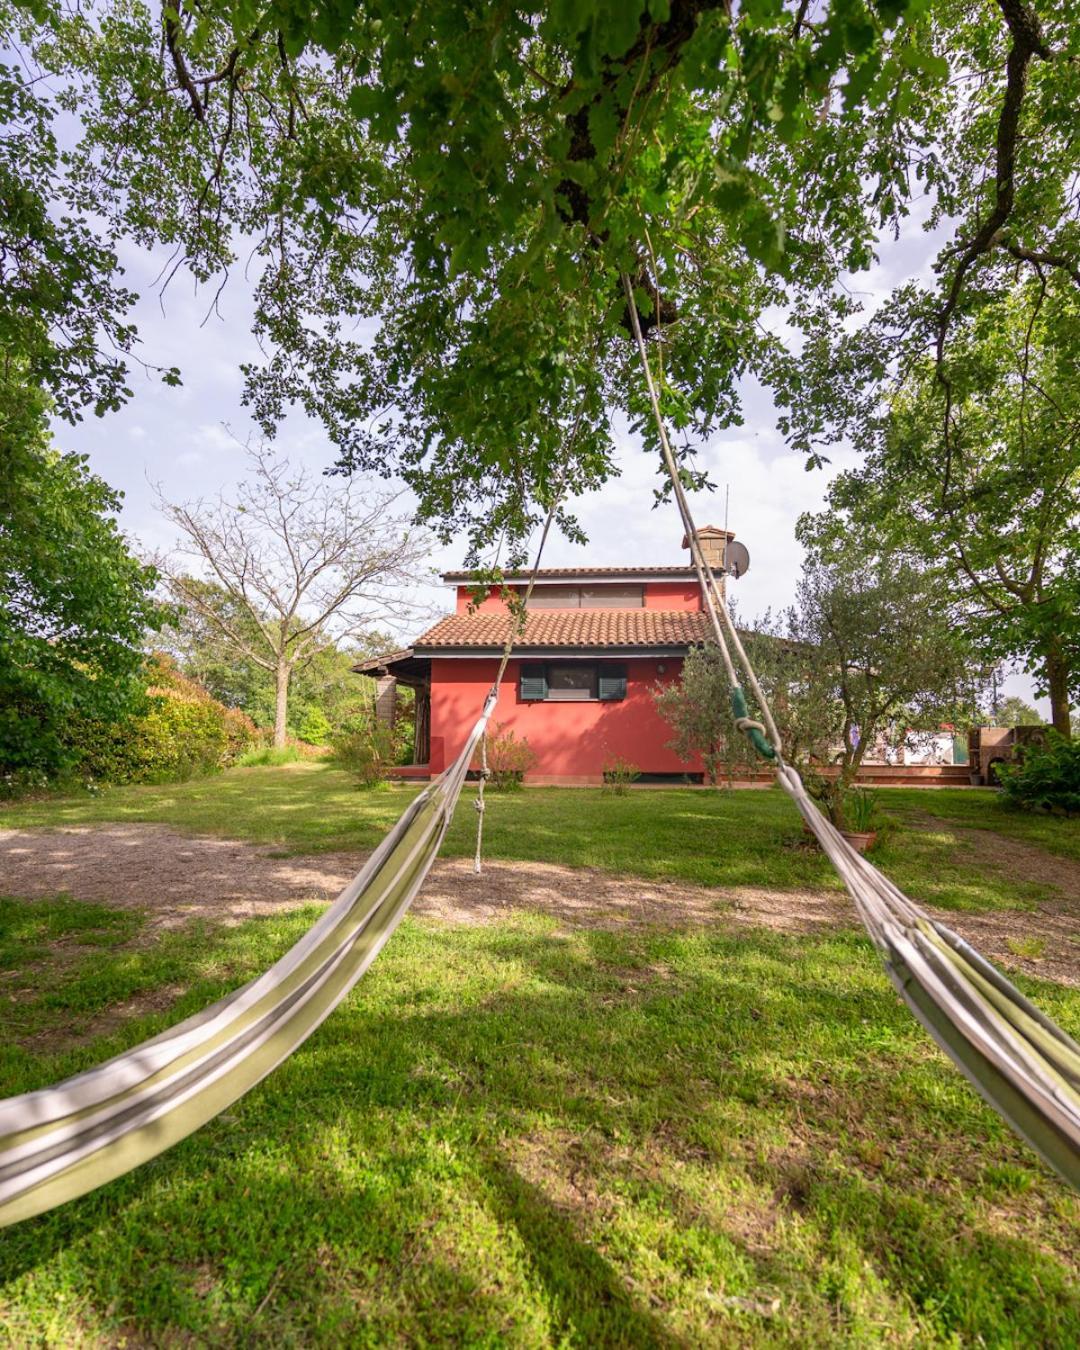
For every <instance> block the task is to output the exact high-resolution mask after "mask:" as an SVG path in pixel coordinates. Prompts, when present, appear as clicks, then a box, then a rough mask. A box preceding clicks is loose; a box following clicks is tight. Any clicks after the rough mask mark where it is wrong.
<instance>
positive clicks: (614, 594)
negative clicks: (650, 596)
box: [581, 586, 645, 609]
mask: <svg viewBox="0 0 1080 1350" xmlns="http://www.w3.org/2000/svg"><path fill="white" fill-rule="evenodd" d="M644 605H645V587H644V586H582V588H581V608H582V609H642V608H644Z"/></svg>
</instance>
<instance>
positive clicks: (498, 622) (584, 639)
mask: <svg viewBox="0 0 1080 1350" xmlns="http://www.w3.org/2000/svg"><path fill="white" fill-rule="evenodd" d="M509 623H510V618H509V616H508V615H506V614H502V613H499V612H497V611H490V612H486V613H485V612H484V611H480V612H478V613H476V614H451V615H450V616H449V618H446V619H442V620H440V622H439V623H437V624H436V625H435V626H434V628H429V629H428V631H427V632H426V633H425V634H424V635H423V636H422V637H419V638H417V639H416V641H415V642H414V643H413V650H414V651H415V652H417V653H421V652H424V653H426V652H427V651H428V650H429V649H430V648H444V649H446V648H459V649H470V648H483V649H486V650H490V649H491V648H498V647H501V646H502V645H503V643H504V642H505V641H506V635H507V630H508V627H509ZM708 623H709V621H708V616H707V615H705V614H702V613H699V612H697V611H694V610H670V609H551V610H539V611H535V612H533V613H531V614H529V615H527V616H526V620H525V631H524V633H522V634H521V635H520V636H519V637H518V638H517V639H516V641H515V644H514V645H515V647H518V648H522V649H529V648H533V649H535V648H539V647H543V648H559V647H642V648H654V647H664V648H669V647H689V646H690V645H691V644H692V643H695V642H704V641H706V639H707V637H708V635H709V627H708Z"/></svg>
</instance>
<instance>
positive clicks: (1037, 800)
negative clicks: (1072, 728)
mask: <svg viewBox="0 0 1080 1350" xmlns="http://www.w3.org/2000/svg"><path fill="white" fill-rule="evenodd" d="M998 772H999V774H1000V775H1001V786H1002V792H1003V796H1004V800H1005V803H1006V805H1008V806H1013V807H1017V808H1018V809H1020V810H1026V811H1061V812H1064V814H1065V815H1067V816H1072V815H1080V741H1067V740H1066V739H1065V737H1064V736H1061V735H1059V734H1058V733H1057V732H1056V731H1048V732H1047V735H1046V744H1045V745H1044V746H1043V745H1038V744H1033V745H1029V746H1027V747H1026V748H1025V750H1024V757H1023V759H1022V760H1021V761H1020V762H1019V763H1017V764H1005V765H1002V766H1001V768H1000V769H999V770H998Z"/></svg>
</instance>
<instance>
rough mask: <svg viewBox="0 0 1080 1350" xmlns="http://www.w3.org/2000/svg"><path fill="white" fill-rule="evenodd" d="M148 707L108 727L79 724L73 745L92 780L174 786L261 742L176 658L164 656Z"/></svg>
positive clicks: (152, 678) (81, 773)
mask: <svg viewBox="0 0 1080 1350" xmlns="http://www.w3.org/2000/svg"><path fill="white" fill-rule="evenodd" d="M147 675H148V679H149V683H148V687H147V690H146V695H145V698H144V700H143V702H142V705H141V706H140V707H139V708H138V709H137V710H136V711H134V712H133V713H132V714H131V715H129V716H127V717H122V718H119V719H117V720H115V721H111V722H105V721H100V720H97V719H91V718H73V719H71V721H70V723H69V725H68V727H67V728H66V731H65V740H66V743H67V746H68V748H69V749H70V751H71V753H72V755H73V758H74V762H75V770H74V772H75V773H76V774H77V776H78V777H79V778H80V779H81V780H83V781H84V782H85V781H87V780H89V781H97V782H102V783H117V784H122V783H167V782H174V781H180V780H183V779H186V778H193V777H196V776H197V775H200V774H207V773H216V772H217V771H218V770H219V769H223V768H227V767H228V766H229V765H230V764H233V763H235V762H236V760H237V758H238V757H239V756H240V755H241V754H243V753H244V751H245V750H247V749H248V748H249V747H250V746H251V745H253V744H254V743H255V741H256V740H257V739H258V732H257V730H256V727H255V724H254V722H252V721H251V719H250V718H249V717H247V716H246V715H245V714H244V713H242V712H239V711H238V710H237V709H235V708H226V707H225V706H224V704H221V703H219V702H218V701H217V699H215V698H211V696H210V695H209V694H208V693H207V692H206V690H205V689H203V688H202V687H201V686H200V685H198V684H196V683H195V681H194V680H189V679H188V678H187V677H186V676H183V675H181V674H180V672H179V671H178V670H177V669H176V667H175V666H174V665H173V664H172V662H171V661H169V660H168V658H166V657H163V656H159V655H156V656H154V657H152V658H151V660H150V661H149V662H148V666H147Z"/></svg>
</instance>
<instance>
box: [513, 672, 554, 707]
mask: <svg viewBox="0 0 1080 1350" xmlns="http://www.w3.org/2000/svg"><path fill="white" fill-rule="evenodd" d="M518 694H519V696H520V698H521V701H522V702H523V703H537V702H541V701H543V700H544V699H545V698H547V669H546V667H544V666H530V665H522V667H521V675H520V678H519V680H518Z"/></svg>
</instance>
